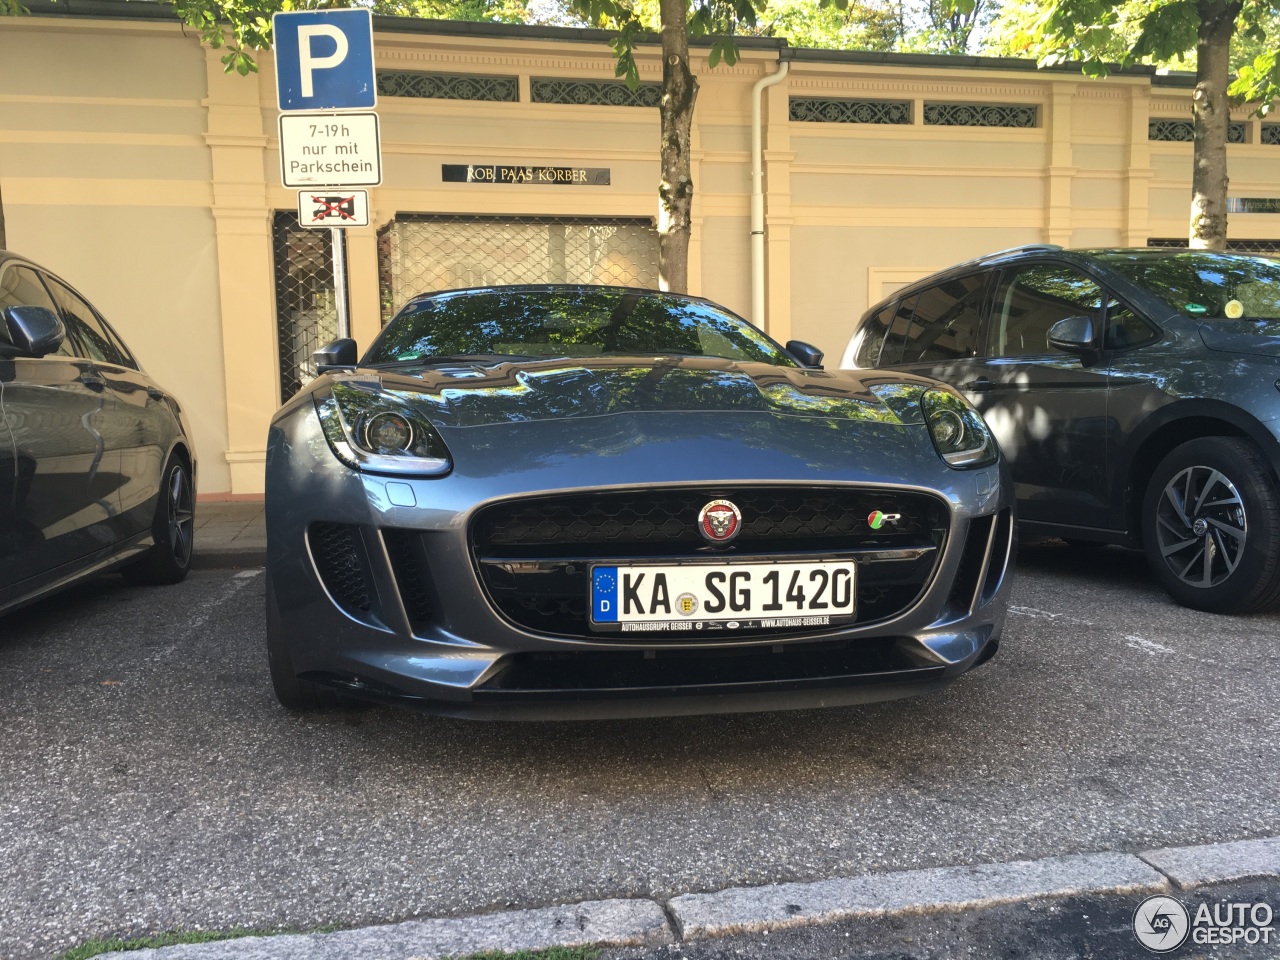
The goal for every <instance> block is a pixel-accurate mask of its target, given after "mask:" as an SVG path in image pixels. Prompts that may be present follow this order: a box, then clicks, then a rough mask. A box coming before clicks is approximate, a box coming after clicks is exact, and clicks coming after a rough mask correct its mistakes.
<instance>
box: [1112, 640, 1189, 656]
mask: <svg viewBox="0 0 1280 960" xmlns="http://www.w3.org/2000/svg"><path fill="white" fill-rule="evenodd" d="M1124 642H1125V645H1126V646H1128V647H1131V648H1133V649H1134V650H1142V651H1144V652H1145V653H1159V654H1165V655H1166V656H1167V655H1169V654H1176V653H1177V652H1178V651H1177V650H1175V649H1173V647H1166V646H1165V645H1164V644H1163V643H1156V642H1155V641H1154V640H1147V639H1146V638H1145V637H1135V636H1130V635H1126V636H1125V638H1124Z"/></svg>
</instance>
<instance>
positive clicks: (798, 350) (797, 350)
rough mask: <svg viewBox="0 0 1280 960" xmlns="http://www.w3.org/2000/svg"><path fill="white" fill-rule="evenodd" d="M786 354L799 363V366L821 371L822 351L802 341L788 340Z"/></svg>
mask: <svg viewBox="0 0 1280 960" xmlns="http://www.w3.org/2000/svg"><path fill="white" fill-rule="evenodd" d="M787 353H789V354H791V355H792V356H793V357H795V358H796V359H797V360H799V361H800V366H802V367H808V368H809V369H811V370H821V369H822V351H821V350H819V349H818V348H817V347H815V346H814V345H813V344H811V343H805V342H804V341H803V340H788V341H787Z"/></svg>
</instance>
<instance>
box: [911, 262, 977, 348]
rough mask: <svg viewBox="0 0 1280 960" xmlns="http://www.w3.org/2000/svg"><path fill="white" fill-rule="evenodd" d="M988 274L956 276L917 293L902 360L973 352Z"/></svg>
mask: <svg viewBox="0 0 1280 960" xmlns="http://www.w3.org/2000/svg"><path fill="white" fill-rule="evenodd" d="M986 281H987V275H986V274H985V273H980V274H976V275H974V276H971V277H959V278H957V279H954V280H947V281H945V282H943V283H940V284H938V285H937V286H936V287H930V288H929V289H928V290H924V291H922V292H921V294H920V299H919V300H918V301H917V303H916V311H915V315H914V316H913V317H912V319H911V329H910V332H909V333H908V334H907V342H906V344H905V346H904V347H903V351H902V362H903V363H930V362H938V361H946V360H961V359H966V358H968V357H971V356H973V354H974V347H975V344H976V343H977V339H978V326H979V324H980V323H981V322H982V301H983V294H984V293H986V288H987V283H986Z"/></svg>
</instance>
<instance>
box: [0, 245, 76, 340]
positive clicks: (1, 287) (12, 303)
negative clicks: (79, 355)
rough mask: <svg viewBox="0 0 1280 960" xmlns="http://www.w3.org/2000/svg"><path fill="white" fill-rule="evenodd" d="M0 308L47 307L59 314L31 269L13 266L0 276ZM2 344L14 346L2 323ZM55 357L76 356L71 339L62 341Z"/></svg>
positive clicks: (0, 328)
mask: <svg viewBox="0 0 1280 960" xmlns="http://www.w3.org/2000/svg"><path fill="white" fill-rule="evenodd" d="M0 307H45V308H46V309H48V310H52V311H53V312H54V313H57V312H58V307H57V305H56V304H55V303H54V302H53V298H52V297H50V296H49V291H48V290H46V289H45V286H44V284H43V283H41V282H40V277H39V275H38V274H37V273H36V272H35V271H34V270H32V269H31V268H30V267H22V266H12V267H10V268H9V269H8V270H6V271H5V272H4V276H0ZM0 343H5V344H12V341H11V340H10V339H9V331H8V329H6V324H4V323H0ZM55 356H63V357H71V356H75V352H74V351H73V349H72V344H71V342H70V338H68V339H66V340H63V341H62V346H61V347H59V348H58V350H57V353H56V354H55Z"/></svg>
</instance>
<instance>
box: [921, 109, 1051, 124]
mask: <svg viewBox="0 0 1280 960" xmlns="http://www.w3.org/2000/svg"><path fill="white" fill-rule="evenodd" d="M1039 119H1040V108H1039V107H1037V106H1035V105H1034V104H1023V103H926V104H925V105H924V122H925V123H926V124H928V125H930V126H939V127H1019V128H1025V127H1034V126H1037V125H1038V123H1039Z"/></svg>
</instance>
